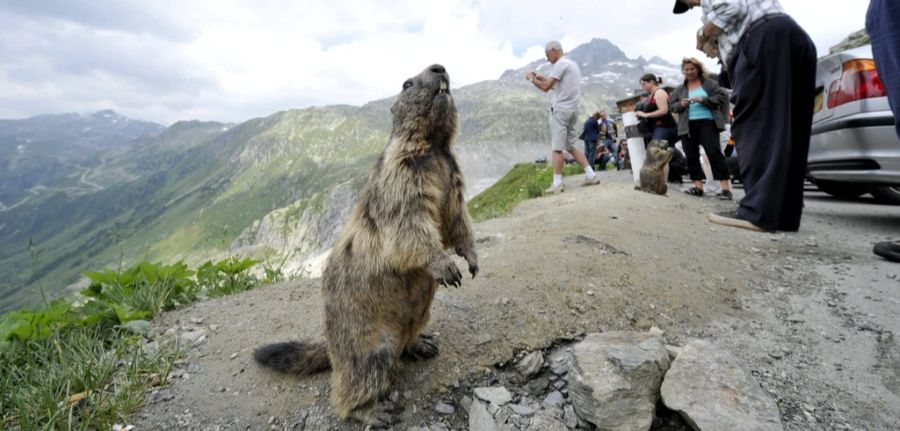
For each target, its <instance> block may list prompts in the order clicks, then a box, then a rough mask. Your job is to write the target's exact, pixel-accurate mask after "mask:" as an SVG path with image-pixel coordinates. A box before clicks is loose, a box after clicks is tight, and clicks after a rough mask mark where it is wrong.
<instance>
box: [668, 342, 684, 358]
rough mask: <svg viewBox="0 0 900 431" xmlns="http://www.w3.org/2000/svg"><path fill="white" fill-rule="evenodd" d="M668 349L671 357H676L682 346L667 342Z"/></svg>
mask: <svg viewBox="0 0 900 431" xmlns="http://www.w3.org/2000/svg"><path fill="white" fill-rule="evenodd" d="M666 351H667V352H669V359H675V357H677V356H678V354H679V353H681V347H678V346H673V345H671V344H666Z"/></svg>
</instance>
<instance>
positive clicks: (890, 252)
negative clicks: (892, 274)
mask: <svg viewBox="0 0 900 431" xmlns="http://www.w3.org/2000/svg"><path fill="white" fill-rule="evenodd" d="M872 253H875V254H877V255H879V256H881V257H883V258H885V259H887V260H889V261H891V262H900V244H898V243H896V242H893V241H885V242H879V243H877V244H875V247H873V248H872Z"/></svg>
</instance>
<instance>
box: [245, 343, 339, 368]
mask: <svg viewBox="0 0 900 431" xmlns="http://www.w3.org/2000/svg"><path fill="white" fill-rule="evenodd" d="M253 357H254V358H256V361H257V362H259V363H260V364H262V365H263V366H266V367H269V368H274V369H276V370H278V371H284V372H286V373H296V374H300V375H308V374H315V373H318V372H320V371H325V370H327V369H329V368H331V363H330V362H328V352H327V351H326V349H325V343H322V342H320V343H301V342H299V341H291V342H288V343H275V344H268V345H265V346H262V347H260V348H258V349H256V350H255V351H254V352H253Z"/></svg>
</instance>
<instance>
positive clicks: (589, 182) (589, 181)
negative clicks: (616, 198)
mask: <svg viewBox="0 0 900 431" xmlns="http://www.w3.org/2000/svg"><path fill="white" fill-rule="evenodd" d="M597 184H600V175H594V176H593V177H591V178H587V177H585V178H584V181H582V182H581V187H587V186H596V185H597Z"/></svg>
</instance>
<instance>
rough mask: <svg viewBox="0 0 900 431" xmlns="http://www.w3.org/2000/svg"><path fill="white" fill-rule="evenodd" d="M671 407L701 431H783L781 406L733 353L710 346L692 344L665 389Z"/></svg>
mask: <svg viewBox="0 0 900 431" xmlns="http://www.w3.org/2000/svg"><path fill="white" fill-rule="evenodd" d="M661 392H662V400H663V402H664V403H665V405H666V407H668V408H670V409H672V410H675V411H677V412H679V413H680V414H681V416H682V417H683V418H684V419H685V420H686V421H687V422H688V423H690V424H691V426H692V427H693V428H694V429H695V430H700V431H707V430H728V431H743V430H746V431H751V430H752V431H765V430H782V429H783V426H782V424H781V416H780V415H779V412H778V406H776V405H775V402H774V401H773V400H772V399H771V398H769V397H768V396H767V395H766V394H765V393H764V392H763V390H762V389H761V388H760V387H759V384H757V383H756V381H754V380H753V378H752V377H751V376H750V374H749V373H748V372H746V371H745V370H744V369H743V368H742V367H741V365H740V364H739V363H738V361H737V360H736V359H735V358H734V357H733V356H732V355H731V354H729V353H728V352H726V351H724V350H722V349H720V348H718V347H716V346H714V345H712V344H711V343H709V342H708V341H701V340H695V341H691V342H689V343H688V344H686V345H685V346H684V347H683V348H682V349H681V353H679V354H678V357H677V358H675V360H674V361H673V362H672V367H671V368H670V369H669V372H668V373H666V378H665V381H664V382H663V384H662V388H661Z"/></svg>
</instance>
